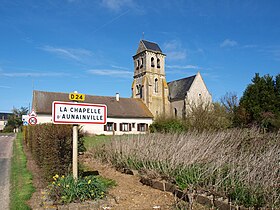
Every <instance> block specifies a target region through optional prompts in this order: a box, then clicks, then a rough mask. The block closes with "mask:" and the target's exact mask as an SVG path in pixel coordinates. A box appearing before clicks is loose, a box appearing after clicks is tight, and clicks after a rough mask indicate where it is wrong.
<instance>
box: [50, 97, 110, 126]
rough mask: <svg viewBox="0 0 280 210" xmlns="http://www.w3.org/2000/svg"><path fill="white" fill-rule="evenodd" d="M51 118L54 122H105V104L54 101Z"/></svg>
mask: <svg viewBox="0 0 280 210" xmlns="http://www.w3.org/2000/svg"><path fill="white" fill-rule="evenodd" d="M52 120H53V123H55V124H106V120H107V106H106V105H103V104H89V103H73V102H63V101H54V102H53V103H52Z"/></svg>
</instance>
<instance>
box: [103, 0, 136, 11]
mask: <svg viewBox="0 0 280 210" xmlns="http://www.w3.org/2000/svg"><path fill="white" fill-rule="evenodd" d="M102 5H103V6H104V7H106V8H108V9H110V10H113V11H120V10H121V9H123V8H132V7H133V6H135V2H134V1H133V0H102Z"/></svg>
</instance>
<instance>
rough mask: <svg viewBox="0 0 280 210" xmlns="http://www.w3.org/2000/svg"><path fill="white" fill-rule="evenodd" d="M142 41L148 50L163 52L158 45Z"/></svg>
mask: <svg viewBox="0 0 280 210" xmlns="http://www.w3.org/2000/svg"><path fill="white" fill-rule="evenodd" d="M141 41H142V42H143V44H144V45H145V47H146V49H147V50H152V51H157V52H162V51H161V49H160V47H159V46H158V44H157V43H154V42H149V41H146V40H141Z"/></svg>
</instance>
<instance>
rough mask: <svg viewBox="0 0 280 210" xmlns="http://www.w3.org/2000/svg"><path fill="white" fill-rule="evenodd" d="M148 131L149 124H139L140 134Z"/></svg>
mask: <svg viewBox="0 0 280 210" xmlns="http://www.w3.org/2000/svg"><path fill="white" fill-rule="evenodd" d="M147 130H148V124H145V123H139V124H138V125H137V131H140V132H145V131H147Z"/></svg>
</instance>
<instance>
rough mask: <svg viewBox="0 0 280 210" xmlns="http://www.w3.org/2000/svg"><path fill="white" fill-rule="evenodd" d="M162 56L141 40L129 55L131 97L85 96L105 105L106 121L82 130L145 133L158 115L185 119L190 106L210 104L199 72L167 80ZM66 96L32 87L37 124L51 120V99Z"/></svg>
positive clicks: (117, 95)
mask: <svg viewBox="0 0 280 210" xmlns="http://www.w3.org/2000/svg"><path fill="white" fill-rule="evenodd" d="M165 57H166V55H165V54H164V53H163V52H162V51H161V49H160V47H159V46H158V44H156V43H153V42H149V41H146V40H141V41H140V43H139V46H138V49H137V51H136V54H135V55H134V56H133V61H134V76H133V82H132V87H131V89H132V97H131V98H122V97H120V95H119V94H118V93H117V94H116V96H114V97H109V96H95V95H86V97H85V101H84V103H92V104H105V105H106V106H107V122H106V124H105V125H100V124H86V125H82V126H81V128H82V130H83V131H84V132H85V133H88V134H97V135H100V134H105V135H123V134H141V133H146V132H148V131H149V126H150V125H151V124H152V123H153V120H155V119H156V118H157V117H159V116H167V117H178V118H185V117H187V114H188V111H189V109H190V107H191V106H192V105H197V104H199V103H212V96H211V94H210V93H209V91H208V89H207V87H206V85H205V83H204V81H203V79H202V76H201V75H200V73H199V72H198V73H197V74H196V75H193V76H190V77H186V78H183V79H179V80H175V81H171V82H168V83H167V82H166V76H165ZM68 96H69V93H59V92H46V91H39V90H34V91H33V98H32V109H33V110H34V111H35V112H36V113H37V123H39V124H40V123H52V103H53V101H64V102H68V101H70V99H69V97H68Z"/></svg>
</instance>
